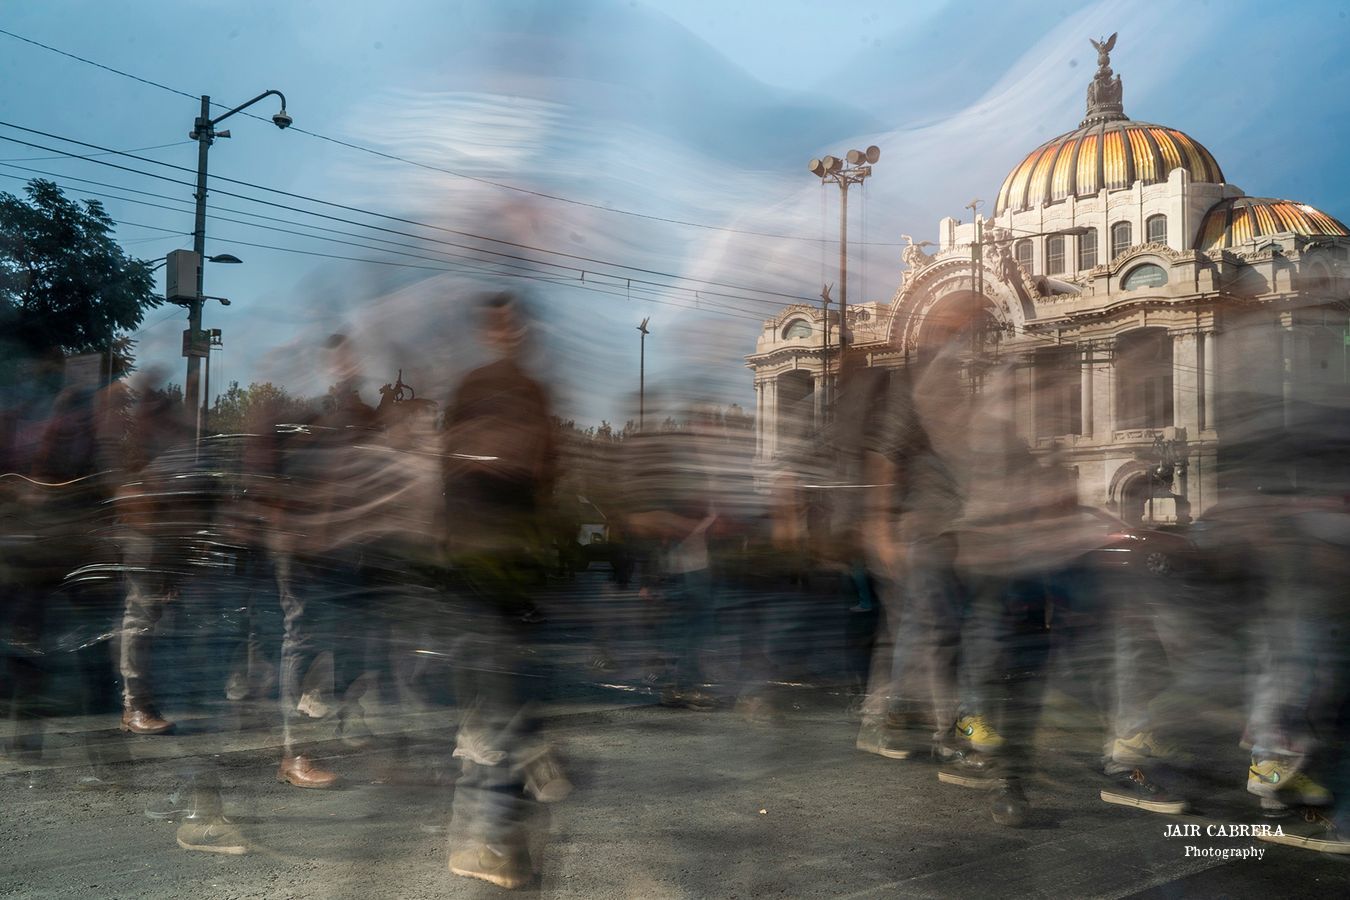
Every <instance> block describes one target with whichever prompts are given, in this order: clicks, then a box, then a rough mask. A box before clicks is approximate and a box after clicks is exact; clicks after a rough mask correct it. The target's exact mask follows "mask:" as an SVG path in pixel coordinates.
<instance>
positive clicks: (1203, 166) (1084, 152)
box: [994, 119, 1223, 215]
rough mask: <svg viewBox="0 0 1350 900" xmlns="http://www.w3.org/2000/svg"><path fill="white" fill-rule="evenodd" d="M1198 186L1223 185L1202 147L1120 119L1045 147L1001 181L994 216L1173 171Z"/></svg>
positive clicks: (1158, 178) (1172, 132)
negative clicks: (1187, 175) (1182, 171)
mask: <svg viewBox="0 0 1350 900" xmlns="http://www.w3.org/2000/svg"><path fill="white" fill-rule="evenodd" d="M1177 168H1181V169H1185V170H1186V171H1188V172H1190V173H1191V178H1192V179H1193V180H1195V181H1204V182H1209V183H1211V184H1220V183H1222V182H1223V171H1222V170H1221V169H1220V168H1219V164H1218V163H1217V162H1215V160H1214V157H1213V156H1212V155H1210V152H1209V151H1208V150H1206V149H1205V148H1204V146H1203V145H1202V144H1201V143H1200V142H1199V141H1197V140H1195V139H1194V138H1192V137H1191V136H1190V135H1188V134H1186V133H1184V132H1181V131H1178V130H1177V129H1175V128H1167V127H1165V126H1163V125H1152V124H1150V123H1148V122H1135V121H1132V120H1130V119H1117V120H1112V121H1107V122H1101V121H1098V122H1093V123H1091V124H1088V125H1084V126H1082V127H1080V128H1078V129H1077V130H1075V131H1070V132H1069V133H1068V134H1062V135H1060V136H1059V137H1057V138H1055V139H1054V140H1052V141H1047V142H1046V143H1044V144H1042V145H1041V146H1039V147H1037V148H1036V149H1035V150H1033V151H1031V152H1030V153H1029V154H1027V157H1026V159H1024V160H1022V162H1021V164H1020V165H1018V166H1017V167H1016V168H1015V169H1013V170H1012V171H1011V172H1009V173H1008V177H1007V178H1005V179H1003V187H1002V188H1000V189H999V192H998V204H997V206H996V207H995V209H994V214H995V215H998V214H1000V213H1002V212H1003V211H1004V210H1005V209H1026V208H1027V207H1030V206H1033V205H1035V204H1037V203H1053V202H1055V201H1056V200H1063V199H1065V198H1067V197H1071V196H1072V197H1090V196H1093V195H1095V194H1096V193H1097V192H1098V191H1100V190H1101V189H1102V188H1106V189H1107V190H1112V191H1114V190H1119V189H1122V188H1128V187H1130V186H1131V185H1133V184H1134V183H1135V182H1136V181H1142V182H1144V184H1158V183H1159V182H1163V181H1166V180H1167V176H1168V174H1169V173H1170V172H1171V171H1172V170H1173V169H1177Z"/></svg>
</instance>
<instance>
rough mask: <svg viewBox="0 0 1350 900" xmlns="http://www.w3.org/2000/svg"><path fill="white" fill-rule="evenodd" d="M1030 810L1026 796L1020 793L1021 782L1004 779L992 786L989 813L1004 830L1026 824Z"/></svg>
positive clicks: (1014, 779)
mask: <svg viewBox="0 0 1350 900" xmlns="http://www.w3.org/2000/svg"><path fill="white" fill-rule="evenodd" d="M1030 809H1031V805H1030V804H1029V803H1027V795H1026V794H1024V793H1023V792H1022V782H1021V781H1019V780H1018V779H1016V778H1004V779H1002V780H1001V781H999V782H998V783H997V784H996V785H994V790H993V796H992V798H991V800H990V803H989V811H990V813H992V814H993V817H994V821H995V822H996V823H997V824H999V825H1002V826H1003V827H1004V828H1021V827H1022V826H1023V825H1025V824H1026V822H1027V813H1028V812H1029V811H1030Z"/></svg>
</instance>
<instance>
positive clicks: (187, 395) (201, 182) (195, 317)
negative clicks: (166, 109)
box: [183, 90, 293, 439]
mask: <svg viewBox="0 0 1350 900" xmlns="http://www.w3.org/2000/svg"><path fill="white" fill-rule="evenodd" d="M273 95H275V96H276V97H277V99H278V100H280V101H281V110H280V111H279V112H277V113H276V114H275V115H273V116H272V124H274V125H276V126H277V127H278V128H282V129H284V128H288V127H290V124H291V122H292V121H293V120H292V119H291V117H290V116H289V115H288V114H287V113H286V96H285V95H284V94H282V93H281V91H276V90H268V91H263V92H262V93H261V94H259V95H258V96H256V97H254V98H253V99H252V100H249V101H248V102H247V103H241V104H240V105H238V106H236V107H235V108H234V109H231V110H229V111H227V112H224V113H221V114H220V115H218V116H216V117H215V118H214V119H213V118H211V98H210V97H209V96H208V95H206V94H203V95H202V107H201V113H200V114H199V115H198V116H197V118H196V120H194V121H193V123H192V131H190V132H188V137H189V138H191V139H192V140H194V141H196V142H197V193H196V194H195V195H194V197H195V198H196V200H197V210H196V221H195V224H194V227H193V229H192V250H193V252H194V253H196V254H197V257H198V258H199V259H201V258H207V257H206V164H207V154H208V151H209V150H210V149H211V144H212V143H214V142H215V139H216V138H218V137H219V138H227V137H229V136H230V133H229V132H228V131H217V130H216V126H217V125H219V124H220V123H221V122H223V121H225V120H226V119H228V118H229V117H230V116H232V115H234V114H235V113H237V112H241V111H243V110H245V109H248V108H249V107H250V106H252V105H253V104H255V103H257V102H258V101H260V100H263V99H264V98H266V97H270V96H273ZM211 261H212V262H223V263H237V262H239V258H238V257H235V256H231V255H230V254H228V253H223V254H221V255H220V256H219V257H213V258H211ZM206 299H207V297H206V295H205V284H204V283H203V279H202V267H200V266H199V267H198V268H197V291H196V294H195V296H193V297H191V298H190V299H189V300H188V304H187V306H188V331H189V332H191V333H192V334H193V335H196V334H197V332H199V331H201V328H202V302H203V301H204V300H206ZM199 360H200V357H197V356H195V355H189V356H188V358H187V379H186V381H185V382H184V384H183V400H184V402H186V403H188V404H189V406H190V408H192V409H193V410H197V409H198V408H199V404H198V402H197V401H198V390H197V388H198V385H197V377H198V374H199V372H200V369H201V363H200V361H199ZM201 433H202V421H201V416H200V414H198V415H197V437H198V439H200V438H201Z"/></svg>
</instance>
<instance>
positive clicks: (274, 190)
mask: <svg viewBox="0 0 1350 900" xmlns="http://www.w3.org/2000/svg"><path fill="white" fill-rule="evenodd" d="M0 125H3V126H4V127H7V128H13V129H15V130H17V131H22V132H26V133H29V134H36V135H40V136H42V137H46V138H50V139H52V140H57V141H63V142H65V143H70V144H75V145H77V146H81V147H89V148H93V149H97V150H105V151H106V150H109V149H110V148H107V147H103V146H100V145H98V144H91V143H89V142H87V141H80V140H76V139H75V138H68V137H64V136H62V135H58V134H52V133H50V132H45V131H41V130H39V129H36V128H27V127H24V126H22V125H15V124H13V123H12V122H5V121H0ZM0 140H6V141H10V142H13V143H17V144H22V145H24V146H30V147H37V148H38V149H42V150H47V151H51V152H58V153H59V152H62V151H60V150H59V149H58V148H54V147H47V146H45V145H41V144H34V143H32V142H30V141H22V140H19V139H18V138H12V137H6V136H3V135H0ZM112 152H113V153H116V154H117V155H119V156H124V157H127V158H129V159H134V160H136V161H138V162H145V163H150V164H152V165H158V166H163V167H165V168H169V169H174V170H176V171H180V172H187V173H189V174H195V170H193V169H189V168H187V167H185V166H179V165H175V164H173V163H166V162H162V161H161V160H157V159H150V158H148V157H141V156H136V155H135V154H131V153H125V152H122V151H112ZM71 155H72V156H75V155H76V154H71ZM80 158H82V159H86V161H87V162H92V163H96V164H98V165H103V166H111V167H112V168H116V169H120V170H122V171H126V172H132V173H134V174H137V175H142V176H145V177H148V178H158V179H161V180H164V181H169V182H172V183H175V184H180V185H184V186H188V187H195V185H192V184H190V183H189V182H184V181H179V180H177V179H173V178H168V177H167V176H162V175H155V174H154V173H151V172H145V171H142V170H139V169H132V168H130V167H127V166H119V165H117V164H115V163H110V162H108V161H107V160H102V159H92V158H87V157H80ZM211 177H212V178H214V179H215V180H217V181H223V182H226V183H229V184H237V185H241V186H243V187H247V188H250V189H252V190H257V191H264V192H267V193H272V194H277V195H280V196H283V197H288V198H291V199H294V200H301V201H304V202H306V203H315V204H318V205H320V206H327V207H332V208H335V209H341V210H344V211H347V212H354V213H357V214H359V215H365V216H371V217H374V218H380V219H387V220H389V221H393V222H398V223H401V224H406V225H412V226H414V227H417V228H426V229H430V230H433V231H442V232H445V233H447V234H453V235H456V236H459V237H467V238H470V239H473V240H478V241H486V242H489V243H494V244H500V245H503V246H507V247H512V248H515V249H519V250H527V251H530V252H532V253H542V254H545V255H549V256H557V257H559V258H563V259H569V260H573V261H575V262H582V263H591V264H593V265H600V266H610V267H612V268H617V269H624V270H627V271H630V272H639V273H642V274H645V275H653V276H657V277H660V278H669V279H674V280H676V281H688V282H693V283H696V284H709V285H713V286H715V287H725V288H729V289H731V290H740V291H749V292H751V293H757V294H765V295H766V296H772V297H781V298H783V299H787V300H792V301H796V302H808V303H809V302H810V298H808V297H803V296H801V295H798V294H788V293H784V292H782V291H775V290H769V289H767V288H755V287H749V286H746V285H739V284H735V283H733V282H723V281H713V280H710V279H698V278H690V277H689V276H685V275H677V274H674V273H671V272H662V271H660V270H657V269H648V268H645V267H642V266H630V265H626V264H624V263H618V262H613V261H611V260H602V259H596V258H593V257H588V256H580V255H578V254H574V253H566V252H564V251H561V250H549V249H548V248H545V247H536V246H533V245H530V244H522V243H519V242H517V241H509V240H506V239H504V238H494V237H489V236H487V235H480V234H476V233H474V232H470V231H461V230H458V229H454V228H448V227H445V226H442V225H432V224H429V223H426V222H418V221H416V220H415V219H408V218H404V217H402V216H394V215H389V214H388V213H380V212H375V211H373V210H367V209H362V208H360V207H357V206H351V205H349V204H344V203H336V202H334V201H331V200H323V199H320V198H317V197H309V196H306V195H304V194H297V193H294V192H291V191H284V190H281V189H280V188H270V187H266V186H264V185H258V184H254V183H252V182H248V181H242V180H240V179H236V178H227V177H224V176H211ZM215 190H216V193H218V194H222V195H224V196H227V197H235V198H238V199H241V200H247V201H249V202H252V203H260V204H263V205H266V206H274V207H277V208H280V209H286V210H289V211H291V212H298V213H301V214H303V215H309V216H315V217H318V218H326V219H333V220H334V221H339V222H344V223H346V224H349V225H356V226H358V227H361V228H370V229H375V230H381V231H388V232H390V233H393V234H399V235H401V236H403V237H411V238H414V239H416V240H432V239H431V238H426V237H422V236H420V235H415V234H409V233H407V232H400V231H396V230H394V229H388V228H384V227H382V226H378V225H371V224H369V223H365V222H356V221H352V220H350V219H343V218H341V217H337V216H330V215H327V214H325V213H319V212H315V211H313V210H307V209H300V208H297V207H293V206H286V205H285V204H281V203H275V202H273V201H269V200H263V199H260V198H258V197H250V196H248V195H246V194H239V193H235V192H232V191H227V190H224V189H221V188H216V189H215ZM446 243H449V245H450V246H455V247H459V248H461V249H466V250H471V251H473V252H476V253H488V254H492V255H495V256H504V257H506V258H510V259H518V260H522V261H525V262H531V263H535V264H537V265H549V266H555V267H557V268H565V269H571V270H573V271H584V270H583V269H581V268H580V267H578V266H573V265H560V264H557V263H550V262H548V261H547V260H537V259H530V258H529V257H519V256H514V255H512V254H507V253H503V252H501V251H496V250H489V249H486V248H483V247H468V246H465V245H461V244H454V243H452V242H446ZM633 280H634V281H637V280H639V279H637V278H634V279H633ZM652 283H653V284H658V286H662V287H669V285H663V284H660V283H657V282H652ZM706 293H715V292H706ZM729 296H735V295H729ZM740 299H747V300H748V299H753V298H746V297H741V298H740ZM761 302H764V301H761ZM775 305H776V306H781V305H782V304H781V303H775Z"/></svg>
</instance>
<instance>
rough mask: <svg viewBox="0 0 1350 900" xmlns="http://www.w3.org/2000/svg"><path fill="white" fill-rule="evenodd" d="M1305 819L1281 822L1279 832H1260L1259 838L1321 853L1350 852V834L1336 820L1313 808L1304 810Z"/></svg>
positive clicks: (1273, 830) (1272, 830)
mask: <svg viewBox="0 0 1350 900" xmlns="http://www.w3.org/2000/svg"><path fill="white" fill-rule="evenodd" d="M1303 819H1304V820H1303V822H1302V823H1290V824H1289V825H1284V824H1281V825H1280V826H1279V832H1278V833H1266V834H1259V835H1257V838H1258V839H1259V840H1263V841H1268V842H1270V843H1272V844H1284V845H1286V846H1288V847H1302V848H1304V849H1305V850H1316V851H1317V852H1319V853H1350V835H1347V834H1346V833H1345V832H1343V831H1341V830H1340V829H1338V828H1337V827H1336V823H1335V822H1333V821H1331V820H1330V819H1328V818H1327V817H1326V816H1324V815H1323V814H1322V813H1320V812H1318V811H1317V810H1315V809H1311V808H1308V809H1305V810H1304V811H1303ZM1271 832H1275V829H1274V828H1272V829H1271Z"/></svg>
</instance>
